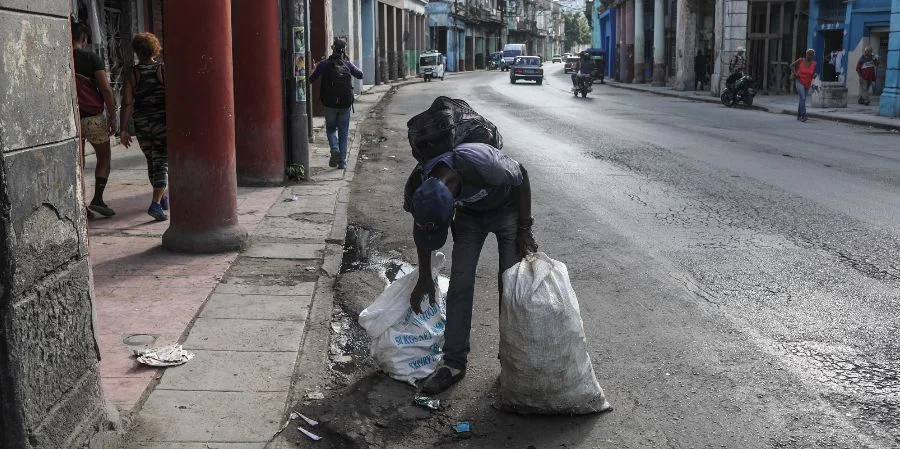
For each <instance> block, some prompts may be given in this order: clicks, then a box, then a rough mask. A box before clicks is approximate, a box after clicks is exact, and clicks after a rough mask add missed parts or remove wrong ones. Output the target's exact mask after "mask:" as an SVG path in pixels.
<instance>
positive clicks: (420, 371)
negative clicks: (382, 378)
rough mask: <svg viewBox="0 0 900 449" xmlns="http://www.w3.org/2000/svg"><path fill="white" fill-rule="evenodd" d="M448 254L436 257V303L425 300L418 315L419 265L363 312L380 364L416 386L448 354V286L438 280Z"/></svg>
mask: <svg viewBox="0 0 900 449" xmlns="http://www.w3.org/2000/svg"><path fill="white" fill-rule="evenodd" d="M445 262H446V257H445V256H444V254H443V253H441V252H436V253H434V255H433V256H432V262H431V270H432V271H431V276H432V278H433V279H434V280H435V286H436V288H435V296H436V297H435V298H434V302H432V303H431V304H429V303H428V302H427V301H423V306H422V311H421V313H419V314H416V313H415V312H414V311H413V310H412V308H411V307H410V305H409V297H410V295H411V294H412V291H413V288H415V286H416V282H418V279H419V274H418V273H419V271H418V268H416V269H415V270H413V271H412V272H411V273H409V274H407V275H405V276H403V277H401V278H399V279H397V280H395V281H394V282H392V283H391V284H390V285H388V286H387V288H385V289H384V292H382V293H381V294H380V295H378V298H376V299H375V302H374V303H372V304H371V305H370V306H369V307H366V309H365V310H363V311H362V313H360V314H359V324H360V325H361V326H362V327H363V329H365V330H366V333H367V334H368V335H369V338H370V339H371V341H372V343H371V346H370V348H371V353H372V357H373V358H374V359H375V362H377V363H378V367H379V368H380V369H381V370H382V371H384V372H385V373H387V374H388V375H389V376H391V378H393V379H396V380H399V381H401V382H407V383H409V384H412V385H415V382H416V381H417V380H419V379H423V378H425V377H427V376H428V375H429V374H431V373H432V372H434V370H435V369H436V368H437V365H438V362H440V361H441V359H442V358H443V356H444V354H443V352H442V347H443V343H444V327H445V325H446V321H447V306H446V300H445V297H446V295H447V291H446V289H444V287H443V285H442V284H441V283H439V282H438V277H439V275H440V271H441V268H443V267H444V263H445Z"/></svg>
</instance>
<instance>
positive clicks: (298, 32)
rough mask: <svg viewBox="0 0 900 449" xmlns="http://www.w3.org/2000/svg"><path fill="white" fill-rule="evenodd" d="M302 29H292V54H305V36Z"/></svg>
mask: <svg viewBox="0 0 900 449" xmlns="http://www.w3.org/2000/svg"><path fill="white" fill-rule="evenodd" d="M304 31H305V30H304V29H303V27H294V28H293V34H294V53H304V52H306V45H305V38H306V35H305V33H304Z"/></svg>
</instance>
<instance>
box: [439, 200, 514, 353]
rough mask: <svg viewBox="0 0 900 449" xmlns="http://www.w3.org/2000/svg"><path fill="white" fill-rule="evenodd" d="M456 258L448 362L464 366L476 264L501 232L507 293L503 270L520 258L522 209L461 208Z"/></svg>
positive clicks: (455, 240)
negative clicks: (490, 236)
mask: <svg viewBox="0 0 900 449" xmlns="http://www.w3.org/2000/svg"><path fill="white" fill-rule="evenodd" d="M452 229H453V261H452V266H451V267H450V288H449V289H448V291H447V327H446V331H445V332H444V337H445V340H444V363H445V364H446V365H447V366H450V367H452V368H456V369H464V368H465V367H466V360H467V359H468V356H469V333H470V331H471V329H472V307H473V304H474V296H475V268H476V267H477V266H478V258H479V257H480V256H481V248H482V247H483V246H484V241H485V239H486V238H487V235H488V233H493V234H494V235H496V236H497V249H498V251H499V253H500V267H499V269H500V274H499V276H498V282H499V285H498V287H497V290H498V292H499V293H500V295H501V296H502V294H503V282H502V275H503V272H504V271H506V270H507V269H508V268H510V267H512V266H513V265H515V264H516V263H518V262H519V258H518V254H517V253H518V249H517V247H516V236H517V234H518V230H519V216H518V212H517V211H516V210H515V209H513V208H511V207H501V208H499V209H496V210H493V211H489V212H470V211H465V210H462V209H459V210H457V212H456V217H455V218H454V219H453V228H452Z"/></svg>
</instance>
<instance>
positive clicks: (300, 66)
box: [294, 53, 306, 77]
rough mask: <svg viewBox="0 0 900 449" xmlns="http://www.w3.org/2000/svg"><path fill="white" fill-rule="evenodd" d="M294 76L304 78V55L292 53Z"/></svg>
mask: <svg viewBox="0 0 900 449" xmlns="http://www.w3.org/2000/svg"><path fill="white" fill-rule="evenodd" d="M294 76H295V77H298V76H306V54H305V53H294Z"/></svg>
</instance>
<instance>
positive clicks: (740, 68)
mask: <svg viewBox="0 0 900 449" xmlns="http://www.w3.org/2000/svg"><path fill="white" fill-rule="evenodd" d="M746 70H747V58H745V57H744V47H738V48H737V53H735V55H734V56H732V57H731V62H730V63H729V64H728V71H729V72H731V75H730V76H729V77H728V79H727V80H726V81H725V85H726V86H731V85H733V84H734V82H735V81H737V80H739V79H741V77H742V76H744V72H745V71H746Z"/></svg>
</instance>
